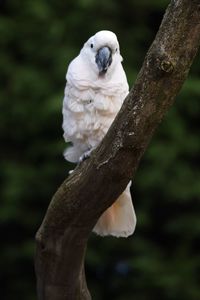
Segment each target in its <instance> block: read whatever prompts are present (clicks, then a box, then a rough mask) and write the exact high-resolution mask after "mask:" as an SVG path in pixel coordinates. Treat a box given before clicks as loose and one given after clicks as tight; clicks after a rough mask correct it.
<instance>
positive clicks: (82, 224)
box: [35, 0, 200, 300]
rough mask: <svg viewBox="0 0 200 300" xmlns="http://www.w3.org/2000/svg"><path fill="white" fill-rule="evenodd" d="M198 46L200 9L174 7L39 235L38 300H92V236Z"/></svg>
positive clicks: (182, 2) (187, 4)
mask: <svg viewBox="0 0 200 300" xmlns="http://www.w3.org/2000/svg"><path fill="white" fill-rule="evenodd" d="M199 43H200V3H199V1H194V0H173V1H171V3H170V5H169V7H168V9H167V11H166V13H165V15H164V18H163V21H162V24H161V26H160V29H159V31H158V33H157V35H156V38H155V40H154V42H153V43H152V45H151V47H150V49H149V51H148V53H147V55H146V57H145V60H144V64H143V66H142V68H141V70H140V72H139V75H138V77H137V80H136V82H135V85H134V87H133V88H132V90H131V91H130V93H129V95H128V97H127V98H126V99H125V102H124V104H123V106H122V108H121V110H120V112H119V114H118V115H117V117H116V119H115V121H114V123H113V124H112V126H111V128H110V129H109V132H108V133H107V135H106V136H105V138H104V139H103V141H102V143H101V144H100V145H99V147H98V148H97V149H96V150H95V151H94V153H93V154H92V156H91V158H90V159H89V160H87V161H85V162H84V163H82V165H81V166H79V167H78V168H76V170H75V171H74V172H73V174H72V175H71V176H70V177H69V178H68V179H66V180H65V181H64V182H63V183H62V185H61V186H60V188H59V189H58V191H57V192H56V194H55V195H54V196H53V199H52V201H51V203H50V205H49V208H48V210H47V213H46V216H45V218H44V220H43V223H42V225H41V227H40V229H39V230H38V232H37V235H36V241H37V249H36V260H35V266H36V275H37V290H38V299H39V300H78V299H83V300H89V299H91V297H90V294H89V292H88V289H87V285H86V281H85V275H84V255H85V250H86V244H87V240H88V237H89V234H90V232H91V230H92V228H93V227H94V225H95V223H96V222H97V220H98V218H99V217H100V215H101V214H102V213H103V212H104V211H105V210H106V209H107V208H108V207H109V206H110V205H111V204H112V203H113V202H114V201H115V200H116V199H117V197H118V196H119V195H120V194H121V193H122V191H123V190H124V189H125V187H126V185H127V184H128V182H129V181H130V179H131V178H132V177H133V176H134V175H135V173H136V170H137V167H138V164H139V161H140V158H141V157H142V155H143V153H144V151H145V149H146V148H147V145H148V143H149V141H150V139H151V137H152V134H153V132H154V130H155V129H156V127H157V126H158V124H159V123H160V121H161V120H162V118H163V116H164V114H165V113H166V112H167V111H168V109H169V107H170V106H171V105H172V103H173V101H174V98H175V96H176V95H177V93H178V92H179V90H180V88H181V86H182V84H183V82H184V80H185V79H186V77H187V74H188V71H189V69H190V66H191V64H192V61H193V59H194V57H195V55H196V53H197V50H198V47H199ZM122 163H123V165H122ZM94 178H95V181H94Z"/></svg>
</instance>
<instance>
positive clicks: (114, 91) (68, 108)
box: [62, 30, 136, 237]
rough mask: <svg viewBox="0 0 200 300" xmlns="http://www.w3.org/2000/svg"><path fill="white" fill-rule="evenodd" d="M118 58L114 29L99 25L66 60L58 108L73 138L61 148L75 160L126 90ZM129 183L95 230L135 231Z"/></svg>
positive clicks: (91, 144)
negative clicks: (61, 94)
mask: <svg viewBox="0 0 200 300" xmlns="http://www.w3.org/2000/svg"><path fill="white" fill-rule="evenodd" d="M121 62H122V57H121V55H120V49H119V43H118V40H117V37H116V35H115V34H114V33H113V32H111V31H107V30H102V31H99V32H97V33H96V34H95V35H94V36H92V37H91V38H89V40H88V41H87V42H86V43H85V44H84V46H83V48H82V50H81V51H80V54H79V55H78V56H77V57H76V58H75V59H74V60H72V62H71V63H70V65H69V67H68V70H67V75H66V80H67V83H66V87H65V96H64V100H63V110H62V112H63V130H64V135H63V136H64V139H65V141H66V142H70V143H71V144H72V146H70V147H68V148H67V149H66V150H65V152H64V157H65V158H66V160H68V161H70V162H73V163H77V162H80V161H82V160H83V159H84V158H85V157H87V156H88V155H89V154H90V152H91V151H92V150H93V149H94V148H95V147H97V145H98V144H99V143H100V142H101V140H102V139H103V137H104V136H105V134H106V133H107V131H108V129H109V127H110V125H111V123H112V122H113V120H114V119H115V116H116V115H117V113H118V111H119V110H120V108H121V105H122V103H123V101H124V99H125V97H126V96H127V94H128V90H129V87H128V83H127V79H126V74H125V72H124V70H123V67H122V64H121ZM130 185H131V182H130V183H129V184H128V186H127V187H126V189H125V191H124V192H123V193H122V194H121V195H120V196H119V198H118V199H117V200H116V201H115V203H114V204H113V205H112V206H111V207H109V208H108V209H107V210H106V211H105V212H104V213H103V214H102V216H101V217H100V218H99V220H98V222H97V224H96V225H95V227H94V229H93V231H94V232H95V233H97V234H99V235H101V236H106V235H113V236H116V237H127V236H129V235H131V234H132V233H133V232H134V230H135V225H136V216H135V212H134V208H133V204H132V199H131V194H130Z"/></svg>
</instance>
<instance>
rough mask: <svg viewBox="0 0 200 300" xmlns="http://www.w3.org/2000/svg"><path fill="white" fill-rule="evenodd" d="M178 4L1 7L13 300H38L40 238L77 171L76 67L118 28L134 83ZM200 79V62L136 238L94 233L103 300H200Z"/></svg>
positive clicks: (157, 139) (177, 109) (154, 160)
mask: <svg viewBox="0 0 200 300" xmlns="http://www.w3.org/2000/svg"><path fill="white" fill-rule="evenodd" d="M168 3H169V1H167V0H152V1H149V0H140V1H133V0H132V1H131V0H124V1H114V0H109V1H108V0H101V1H92V0H77V1H74V0H68V1H57V0H49V1H45V0H34V1H33V0H26V1H25V0H21V1H18V0H10V1H8V0H7V1H6V0H4V1H2V0H1V1H0V78H1V80H0V86H1V88H0V106H1V108H0V135H1V147H0V155H1V162H0V181H1V182H0V187H1V191H0V235H1V238H0V241H1V245H0V268H1V271H0V276H1V278H0V284H1V296H0V298H1V300H4V299H6V300H15V299H20V300H33V299H36V293H35V275H34V266H33V257H34V235H35V232H36V230H37V229H38V227H39V225H40V224H41V221H42V219H43V216H44V214H45V211H46V209H47V206H48V204H49V201H50V199H51V197H52V195H53V193H54V192H55V191H56V189H57V188H58V186H59V185H60V184H61V182H62V181H63V180H64V178H65V177H66V176H67V174H68V170H69V167H70V166H69V165H68V163H67V162H66V161H65V160H64V159H63V156H62V152H63V150H64V148H65V144H64V141H63V138H62V129H61V123H62V115H61V107H62V99H63V90H64V86H65V73H66V69H67V66H68V63H69V62H70V61H71V60H72V59H73V58H74V57H75V56H76V55H77V54H78V53H79V51H80V49H81V47H82V45H83V43H84V42H85V41H86V40H87V39H88V38H89V37H90V36H91V35H93V34H94V33H95V32H96V31H99V30H102V29H108V30H112V31H114V32H115V33H116V34H117V36H118V39H119V41H120V45H121V53H122V56H123V57H124V68H125V70H126V73H127V76H128V80H129V83H130V85H132V84H133V82H134V80H135V78H136V74H137V72H138V70H139V69H140V67H141V64H142V62H143V59H144V55H145V53H146V51H147V49H148V47H149V46H150V44H151V42H152V40H153V38H154V36H155V33H156V31H157V30H158V27H159V24H160V22H161V19H162V16H163V13H164V11H165V8H166V6H167V4H168ZM183 47H184V45H183ZM199 70H200V59H199V57H198V58H197V59H196V60H195V62H194V64H193V67H192V69H191V72H190V75H189V78H188V80H187V82H186V83H185V85H184V87H183V89H182V91H181V93H180V95H179V96H178V98H177V100H176V103H175V105H174V106H173V108H171V110H170V111H169V113H168V114H167V115H166V117H165V119H164V121H163V122H162V124H161V125H160V127H159V129H158V130H157V132H156V134H155V135H154V137H153V140H152V141H151V144H150V147H149V148H148V151H147V152H146V154H145V156H144V158H143V160H142V162H141V164H140V168H139V170H138V173H137V176H136V178H135V180H134V182H133V187H132V194H133V202H134V206H135V209H136V214H137V218H138V223H137V228H136V232H135V234H134V235H133V236H132V237H130V238H128V239H117V238H100V237H96V236H95V235H94V234H91V238H90V241H89V244H88V250H87V258H86V273H87V278H88V285H89V288H90V290H91V293H92V295H93V299H94V300H102V299H103V300H106V299H116V300H131V299H137V300H146V299H147V300H151V299H152V300H155V299H162V300H188V299H190V300H197V299H200V255H199V251H200V217H199V216H200V201H199V200H200V199H199V198H200V171H199V160H200V158H199V153H200V140H199V127H198V125H199V117H200V103H199V100H200V99H199V97H200V79H199V74H200V71H199ZM91 184H92V182H91Z"/></svg>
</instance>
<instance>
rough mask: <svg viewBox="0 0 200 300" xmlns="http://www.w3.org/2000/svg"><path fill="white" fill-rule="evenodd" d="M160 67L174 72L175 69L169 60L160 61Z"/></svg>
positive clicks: (165, 70)
mask: <svg viewBox="0 0 200 300" xmlns="http://www.w3.org/2000/svg"><path fill="white" fill-rule="evenodd" d="M160 69H161V70H162V71H164V72H166V73H172V72H173V70H174V65H173V63H172V62H171V61H169V60H163V61H161V63H160Z"/></svg>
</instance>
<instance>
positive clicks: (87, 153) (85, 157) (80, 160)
mask: <svg viewBox="0 0 200 300" xmlns="http://www.w3.org/2000/svg"><path fill="white" fill-rule="evenodd" d="M93 150H94V148H91V149H90V150H88V151H86V152H85V153H83V154H82V155H81V156H80V157H79V161H78V162H79V164H81V163H82V162H83V161H84V160H86V159H88V158H89V157H90V155H91V153H92V151H93Z"/></svg>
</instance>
